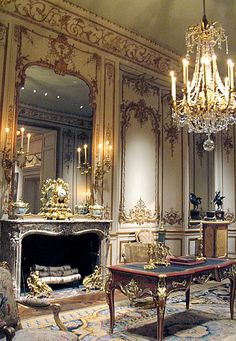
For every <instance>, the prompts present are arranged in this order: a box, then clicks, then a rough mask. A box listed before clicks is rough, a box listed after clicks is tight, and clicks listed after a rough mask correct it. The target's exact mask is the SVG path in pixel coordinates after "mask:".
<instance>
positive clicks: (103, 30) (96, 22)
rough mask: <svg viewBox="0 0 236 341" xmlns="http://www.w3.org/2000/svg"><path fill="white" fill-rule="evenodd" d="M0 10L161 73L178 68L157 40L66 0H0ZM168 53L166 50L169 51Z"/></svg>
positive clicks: (174, 58) (175, 61) (175, 60)
mask: <svg viewBox="0 0 236 341" xmlns="http://www.w3.org/2000/svg"><path fill="white" fill-rule="evenodd" d="M1 5H2V10H4V11H5V12H7V13H12V14H14V15H15V16H17V17H20V18H22V19H24V20H27V21H30V22H35V23H37V24H38V25H40V26H43V27H47V28H49V29H51V30H54V31H55V30H56V31H57V32H62V33H64V34H65V35H67V36H70V37H73V38H74V39H77V40H79V41H81V42H83V43H85V44H86V45H90V46H94V47H96V48H99V49H102V50H104V51H106V52H108V53H109V54H113V55H116V56H118V57H120V58H122V59H126V60H128V61H131V62H132V63H136V64H139V65H142V66H144V67H146V68H147V69H151V70H153V71H155V72H158V73H161V74H167V73H168V71H169V70H172V69H175V70H178V69H179V64H178V63H177V60H178V57H177V56H176V55H174V54H172V58H169V57H168V55H167V54H166V51H164V49H162V48H161V47H160V46H158V45H157V44H154V43H152V42H150V41H147V40H145V39H143V38H141V37H138V36H137V35H135V34H134V33H132V32H130V31H128V30H125V29H123V28H121V27H120V26H118V25H115V24H113V23H111V22H109V21H106V20H105V19H101V18H98V17H97V16H96V15H93V14H92V13H90V12H88V11H85V10H82V9H81V8H79V7H76V6H73V7H71V5H70V4H69V3H68V2H63V1H58V2H57V4H52V3H49V2H47V1H44V0H41V1H34V0H1ZM169 53H170V52H169Z"/></svg>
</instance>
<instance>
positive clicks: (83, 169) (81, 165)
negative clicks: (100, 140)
mask: <svg viewBox="0 0 236 341" xmlns="http://www.w3.org/2000/svg"><path fill="white" fill-rule="evenodd" d="M83 150H84V162H81V153H82V148H80V147H79V148H77V152H78V166H77V168H78V169H79V171H80V174H81V175H84V174H88V173H90V171H91V166H90V164H89V162H88V145H87V144H85V145H84V148H83Z"/></svg>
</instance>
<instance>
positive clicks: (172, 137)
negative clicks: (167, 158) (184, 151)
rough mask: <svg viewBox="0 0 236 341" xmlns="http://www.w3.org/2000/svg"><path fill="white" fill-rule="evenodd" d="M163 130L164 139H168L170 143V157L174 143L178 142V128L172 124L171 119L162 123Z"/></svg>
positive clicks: (172, 154)
mask: <svg viewBox="0 0 236 341" xmlns="http://www.w3.org/2000/svg"><path fill="white" fill-rule="evenodd" d="M164 131H165V141H168V142H169V144H170V152H171V157H173V156H174V147H175V144H176V143H177V142H178V136H179V130H178V127H177V126H176V125H174V124H173V120H171V122H169V123H167V122H166V123H165V124H164Z"/></svg>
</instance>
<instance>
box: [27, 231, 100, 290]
mask: <svg viewBox="0 0 236 341" xmlns="http://www.w3.org/2000/svg"><path fill="white" fill-rule="evenodd" d="M100 245H101V241H100V238H99V236H98V235H97V234H95V233H86V234H81V235H69V236H48V235H41V234H33V235H29V236H26V237H25V238H24V239H23V241H22V258H21V264H22V266H21V292H26V291H27V290H28V288H27V278H28V277H29V274H30V269H31V268H32V267H33V266H34V265H35V264H37V265H43V266H63V265H70V266H71V268H78V271H79V273H80V274H81V280H80V281H79V284H82V281H83V278H84V277H85V276H87V275H90V274H91V273H92V272H93V271H94V267H95V265H99V264H100ZM69 285H71V286H72V285H73V283H69ZM50 286H51V285H50Z"/></svg>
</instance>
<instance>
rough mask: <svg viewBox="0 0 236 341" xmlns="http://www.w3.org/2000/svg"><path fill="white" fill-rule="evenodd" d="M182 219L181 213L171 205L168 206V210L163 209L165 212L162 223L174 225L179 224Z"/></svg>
mask: <svg viewBox="0 0 236 341" xmlns="http://www.w3.org/2000/svg"><path fill="white" fill-rule="evenodd" d="M182 221H183V218H182V216H181V214H180V213H179V212H178V211H175V210H174V208H173V207H171V208H170V211H165V214H164V216H163V222H164V224H169V225H175V224H179V225H180V224H181V223H182Z"/></svg>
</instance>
